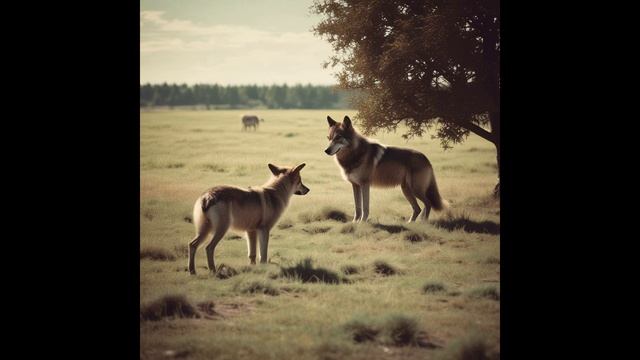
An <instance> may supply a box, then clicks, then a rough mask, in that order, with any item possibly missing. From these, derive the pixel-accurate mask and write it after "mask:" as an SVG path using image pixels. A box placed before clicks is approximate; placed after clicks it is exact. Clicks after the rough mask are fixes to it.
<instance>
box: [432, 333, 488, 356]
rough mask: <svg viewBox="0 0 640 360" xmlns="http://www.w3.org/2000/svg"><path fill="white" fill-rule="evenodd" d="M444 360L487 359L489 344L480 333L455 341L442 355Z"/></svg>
mask: <svg viewBox="0 0 640 360" xmlns="http://www.w3.org/2000/svg"><path fill="white" fill-rule="evenodd" d="M440 358H441V359H442V360H487V359H489V356H488V354H487V345H486V343H485V342H484V340H482V338H480V336H478V335H471V336H467V337H465V338H462V339H459V340H457V341H454V342H453V343H452V344H451V345H450V346H448V347H447V348H446V349H445V351H444V353H443V354H442V355H441V357H440Z"/></svg>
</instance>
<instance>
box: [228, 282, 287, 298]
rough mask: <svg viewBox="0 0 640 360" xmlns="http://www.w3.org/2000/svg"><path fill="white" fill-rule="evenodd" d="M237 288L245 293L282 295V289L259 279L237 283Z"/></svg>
mask: <svg viewBox="0 0 640 360" xmlns="http://www.w3.org/2000/svg"><path fill="white" fill-rule="evenodd" d="M235 289H236V290H239V291H240V292H242V293H245V294H265V295H270V296H278V295H280V291H279V290H278V289H277V288H275V287H273V286H272V285H271V284H270V283H268V282H264V281H258V280H255V281H252V282H249V283H240V284H236V286H235Z"/></svg>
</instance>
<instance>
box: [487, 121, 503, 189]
mask: <svg viewBox="0 0 640 360" xmlns="http://www.w3.org/2000/svg"><path fill="white" fill-rule="evenodd" d="M489 122H490V123H491V135H493V144H494V145H495V146H496V161H497V163H498V183H497V184H496V186H495V188H493V196H494V197H495V198H500V112H490V113H489Z"/></svg>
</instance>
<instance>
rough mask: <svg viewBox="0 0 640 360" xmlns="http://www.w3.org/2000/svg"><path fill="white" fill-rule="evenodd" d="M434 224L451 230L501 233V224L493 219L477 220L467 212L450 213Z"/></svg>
mask: <svg viewBox="0 0 640 360" xmlns="http://www.w3.org/2000/svg"><path fill="white" fill-rule="evenodd" d="M434 225H435V226H437V227H439V228H442V229H446V230H449V231H454V230H463V231H465V232H470V233H481V234H492V235H498V234H500V224H498V223H495V222H493V221H488V220H485V221H475V220H471V218H469V215H468V214H466V213H461V214H458V215H453V214H451V213H449V214H448V215H447V216H446V217H444V218H440V219H437V220H435V221H434Z"/></svg>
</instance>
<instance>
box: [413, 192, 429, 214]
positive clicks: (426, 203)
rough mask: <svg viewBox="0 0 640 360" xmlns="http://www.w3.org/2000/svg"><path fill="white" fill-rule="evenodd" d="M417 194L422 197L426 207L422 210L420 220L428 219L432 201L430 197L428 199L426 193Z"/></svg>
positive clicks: (421, 199)
mask: <svg viewBox="0 0 640 360" xmlns="http://www.w3.org/2000/svg"><path fill="white" fill-rule="evenodd" d="M416 195H417V196H418V199H420V201H422V202H423V203H424V209H422V212H421V213H420V220H421V221H427V219H428V218H429V213H431V202H429V199H427V195H426V194H423V195H420V194H416Z"/></svg>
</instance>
